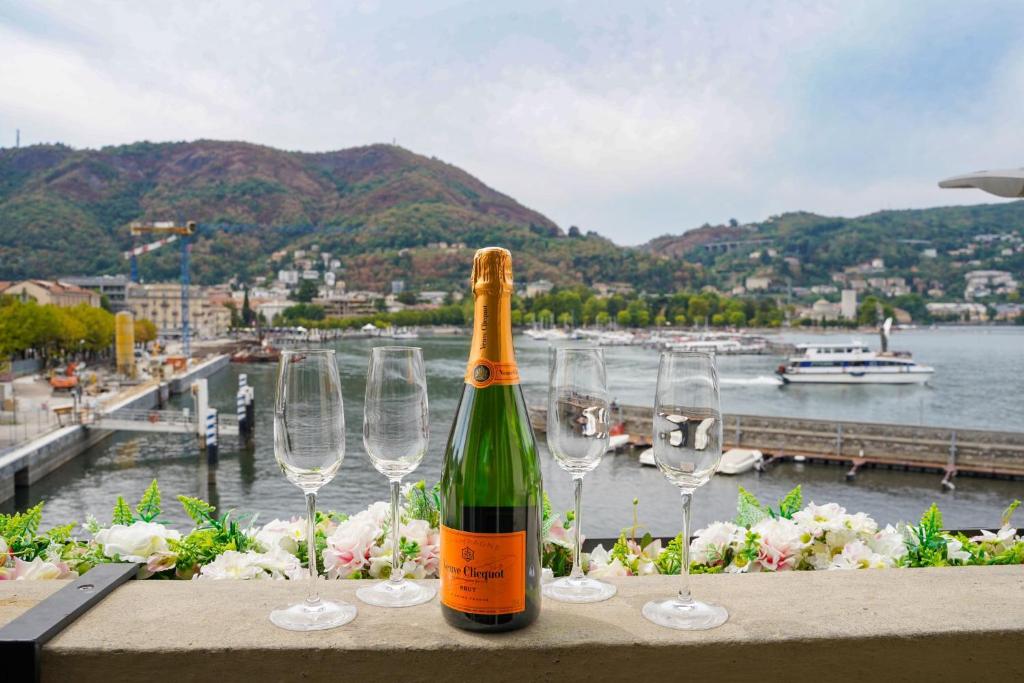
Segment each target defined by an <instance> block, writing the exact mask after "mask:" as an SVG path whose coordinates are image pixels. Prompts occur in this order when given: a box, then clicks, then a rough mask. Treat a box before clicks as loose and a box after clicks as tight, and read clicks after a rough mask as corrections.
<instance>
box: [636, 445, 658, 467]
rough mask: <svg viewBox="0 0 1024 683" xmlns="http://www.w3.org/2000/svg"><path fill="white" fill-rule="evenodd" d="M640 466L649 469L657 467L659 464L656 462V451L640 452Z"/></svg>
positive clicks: (646, 450)
mask: <svg viewBox="0 0 1024 683" xmlns="http://www.w3.org/2000/svg"><path fill="white" fill-rule="evenodd" d="M640 464H641V465H647V466H649V467H657V466H658V463H656V462H654V449H653V448H645V449H644V450H642V451H641V452H640Z"/></svg>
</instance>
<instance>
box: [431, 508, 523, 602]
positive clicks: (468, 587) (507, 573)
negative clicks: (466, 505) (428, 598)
mask: <svg viewBox="0 0 1024 683" xmlns="http://www.w3.org/2000/svg"><path fill="white" fill-rule="evenodd" d="M440 574H441V602H442V603H443V604H444V605H446V606H448V607H450V608H452V609H454V610H458V611H459V612H468V613H470V614H514V613H515V612H522V611H523V610H525V609H526V531H513V532H512V533H507V534H477V533H470V532H467V531H459V530H458V529H451V528H449V527H446V526H444V525H441V568H440Z"/></svg>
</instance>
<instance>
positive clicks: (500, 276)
mask: <svg viewBox="0 0 1024 683" xmlns="http://www.w3.org/2000/svg"><path fill="white" fill-rule="evenodd" d="M473 291H474V292H511V291H512V253H511V252H510V251H509V250H508V249H503V248H501V247H486V248H484V249H480V250H478V251H477V252H476V256H474V257H473Z"/></svg>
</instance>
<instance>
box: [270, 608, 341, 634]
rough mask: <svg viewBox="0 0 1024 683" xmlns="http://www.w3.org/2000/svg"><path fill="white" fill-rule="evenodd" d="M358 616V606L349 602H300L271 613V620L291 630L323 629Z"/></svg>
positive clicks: (333, 626) (276, 624) (339, 624)
mask: <svg viewBox="0 0 1024 683" xmlns="http://www.w3.org/2000/svg"><path fill="white" fill-rule="evenodd" d="M355 618H356V606H355V605H350V604H348V603H347V602H328V601H326V600H318V601H317V602H312V603H311V602H306V601H303V602H300V603H298V604H295V605H291V606H290V607H285V608H284V609H277V610H274V611H273V612H271V613H270V621H272V622H273V623H274V625H275V626H280V627H281V628H283V629H287V630H289V631H322V630H324V629H328V628H335V627H337V626H342V625H344V624H347V623H348V622H350V621H352V620H353V619H355Z"/></svg>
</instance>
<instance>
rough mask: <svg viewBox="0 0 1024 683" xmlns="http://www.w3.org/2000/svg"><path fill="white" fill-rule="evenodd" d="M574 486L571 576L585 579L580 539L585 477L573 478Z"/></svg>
mask: <svg viewBox="0 0 1024 683" xmlns="http://www.w3.org/2000/svg"><path fill="white" fill-rule="evenodd" d="M572 482H573V485H574V487H575V494H576V495H575V509H574V512H575V515H576V516H575V517H574V518H573V522H574V528H573V552H572V572H571V573H570V574H569V578H571V579H582V578H583V562H582V560H581V555H582V547H581V545H582V544H581V542H580V539H581V538H582V536H581V533H580V527H581V526H582V524H581V521H582V520H580V506H581V504H582V502H583V475H582V474H576V475H573V478H572Z"/></svg>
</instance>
